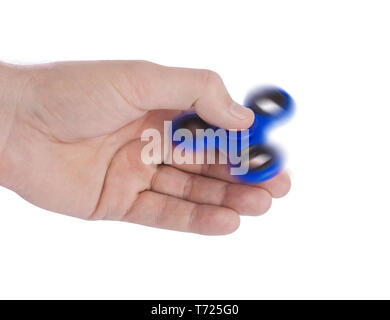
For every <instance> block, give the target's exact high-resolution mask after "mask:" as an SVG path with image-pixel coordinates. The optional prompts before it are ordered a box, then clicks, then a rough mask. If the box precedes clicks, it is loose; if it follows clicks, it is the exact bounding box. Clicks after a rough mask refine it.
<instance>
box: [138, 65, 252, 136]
mask: <svg viewBox="0 0 390 320" xmlns="http://www.w3.org/2000/svg"><path fill="white" fill-rule="evenodd" d="M134 72H135V73H136V75H135V79H136V83H135V86H137V87H138V88H142V89H140V90H137V92H138V93H139V94H138V96H139V97H138V98H139V104H140V105H139V106H138V107H139V108H140V109H144V110H155V109H175V110H189V109H191V108H194V109H195V111H196V112H197V113H198V115H199V116H200V117H201V118H202V119H203V120H204V121H206V122H208V123H210V124H212V125H215V126H218V127H221V128H224V129H247V128H248V127H250V126H251V124H252V123H253V121H254V114H253V111H252V110H250V109H248V108H245V107H243V106H242V105H240V104H238V103H236V102H235V101H233V99H232V98H231V97H230V95H229V93H228V91H227V90H226V87H225V85H224V83H223V81H222V79H221V77H220V76H219V75H218V74H217V73H215V72H213V71H210V70H202V69H187V68H172V67H164V66H161V65H157V64H154V63H150V62H144V61H139V62H137V65H136V66H134V65H133V68H132V73H133V75H134Z"/></svg>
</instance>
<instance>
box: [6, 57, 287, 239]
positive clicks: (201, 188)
mask: <svg viewBox="0 0 390 320" xmlns="http://www.w3.org/2000/svg"><path fill="white" fill-rule="evenodd" d="M0 67H1V68H0V84H1V85H2V86H3V88H2V89H0V90H1V91H0V124H2V123H1V122H3V125H2V126H1V128H2V129H0V130H1V131H2V132H3V133H4V134H3V133H2V134H1V135H2V136H3V139H2V140H1V139H0V183H1V184H2V185H3V186H5V187H7V188H9V189H11V190H14V191H15V192H17V193H18V194H19V195H21V196H22V197H23V198H25V199H26V200H27V201H29V202H31V203H33V204H35V205H37V206H39V207H42V208H45V209H47V210H51V211H55V212H59V213H63V214H66V215H70V216H74V217H79V218H83V219H92V220H94V219H107V220H121V221H127V222H134V223H139V224H144V225H148V226H153V227H160V228H167V229H172V230H180V231H188V232H196V233H201V234H226V233H230V232H233V231H234V230H235V229H236V228H237V227H238V226H239V221H240V219H239V214H246V215H258V214H261V213H264V212H265V211H266V210H267V209H268V208H269V207H270V205H271V198H272V197H280V196H283V195H285V194H286V193H287V192H288V190H289V187H290V180H289V177H288V175H287V174H286V173H282V174H280V175H278V176H277V177H275V178H273V179H272V180H269V181H267V182H265V183H261V184H259V185H256V186H247V185H241V184H237V183H234V180H233V179H232V178H231V177H230V175H229V174H228V172H227V170H226V168H225V167H224V166H223V165H196V164H194V165H175V164H173V165H170V166H168V165H165V164H162V165H158V166H157V165H145V164H144V163H143V162H142V161H141V157H140V152H141V150H142V147H143V145H144V144H143V143H142V142H141V140H140V136H141V133H142V132H143V130H145V129H148V128H157V129H158V130H162V126H163V120H171V119H173V118H174V117H175V116H176V115H177V114H178V113H180V112H182V111H183V110H188V109H190V108H194V109H195V111H196V112H197V113H198V114H199V115H200V116H201V117H202V118H203V119H204V120H205V121H206V122H209V123H211V124H214V125H217V126H219V127H222V128H230V129H245V128H248V127H249V126H250V125H251V123H252V122H253V117H254V115H253V113H252V111H250V110H249V109H247V108H244V107H242V106H240V105H238V104H236V103H234V102H233V100H232V99H231V97H230V95H229V94H228V92H227V91H226V88H225V86H224V84H223V82H222V80H221V78H220V77H219V76H218V75H217V74H216V73H214V72H211V71H207V70H195V69H184V68H169V67H164V66H160V65H156V64H153V63H149V62H144V61H97V62H65V63H54V64H46V65H39V66H33V67H15V66H9V65H0ZM1 79H2V80H3V81H1ZM0 87H1V86H0ZM2 114H3V115H2Z"/></svg>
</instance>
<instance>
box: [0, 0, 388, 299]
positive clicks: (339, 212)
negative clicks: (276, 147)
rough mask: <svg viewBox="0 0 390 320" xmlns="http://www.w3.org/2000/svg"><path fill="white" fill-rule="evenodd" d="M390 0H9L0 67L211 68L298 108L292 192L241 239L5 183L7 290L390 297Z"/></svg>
mask: <svg viewBox="0 0 390 320" xmlns="http://www.w3.org/2000/svg"><path fill="white" fill-rule="evenodd" d="M388 4H389V2H387V1H373V0H370V1H341V0H338V1H329V0H328V1H242V0H241V1H199V0H197V1H179V0H178V1H168V0H166V1H113V0H111V1H96V0H95V1H70V0H67V1H37V0H36V1H17V0H16V1H15V0H12V1H1V2H0V60H3V61H8V62H14V63H30V62H32V63H39V62H46V61H55V60H92V59H145V60H151V61H154V62H157V63H160V64H166V65H173V66H185V67H199V68H208V69H212V70H215V71H217V72H218V73H220V74H221V76H222V77H223V79H224V81H225V83H226V86H227V87H228V89H229V90H230V92H231V94H232V96H233V97H234V98H235V99H236V100H238V101H241V100H242V98H243V97H244V96H245V93H246V92H247V90H248V89H250V88H252V87H253V86H254V85H257V84H261V83H273V84H277V85H279V86H281V87H283V88H285V89H286V90H287V91H289V92H290V93H291V94H292V95H293V96H294V98H295V99H296V102H297V113H296V116H295V117H294V119H293V121H291V122H290V123H288V124H287V125H285V126H284V127H281V128H280V129H278V131H277V132H276V133H275V134H274V135H273V139H274V140H275V141H276V142H277V143H279V144H280V145H282V147H284V149H285V150H287V154H288V168H289V170H290V172H291V173H292V176H293V186H292V190H291V192H290V194H289V195H288V196H287V197H285V198H283V199H280V200H275V201H274V204H273V207H272V208H271V210H270V211H269V212H268V213H267V214H266V215H264V216H261V217H243V218H242V220H241V221H242V222H241V227H240V229H239V230H238V231H237V232H235V233H234V234H232V235H230V236H223V237H205V236H199V235H194V234H184V233H179V232H172V231H164V230H158V229H152V228H147V227H143V226H138V225H132V224H125V223H119V222H86V221H82V220H78V219H74V218H69V217H65V216H62V215H58V214H54V213H50V212H46V211H44V210H41V209H39V208H36V207H34V206H32V205H30V204H29V203H26V202H25V201H24V200H22V199H21V198H19V197H18V196H17V195H16V194H14V193H13V192H11V191H8V190H6V189H0V210H1V211H0V212H1V213H0V298H165V299H169V298H183V299H186V298H194V299H197V298H204V299H206V298H231V299H235V298H298V299H300V298H390V273H389V270H390V258H389V243H390V232H389V227H390V210H389V209H390V205H389V201H388V199H389V195H390V188H389V181H390V180H389V179H390V171H389V165H388V164H389V161H390V152H389V143H388V139H389V137H390V134H389V133H390V128H389V123H390V121H389V116H390V103H389V101H390V99H389V92H390V91H389V86H390V62H389V59H390V45H389V43H390V41H389V38H390V36H389V32H390V19H389V12H390V8H389V5H388Z"/></svg>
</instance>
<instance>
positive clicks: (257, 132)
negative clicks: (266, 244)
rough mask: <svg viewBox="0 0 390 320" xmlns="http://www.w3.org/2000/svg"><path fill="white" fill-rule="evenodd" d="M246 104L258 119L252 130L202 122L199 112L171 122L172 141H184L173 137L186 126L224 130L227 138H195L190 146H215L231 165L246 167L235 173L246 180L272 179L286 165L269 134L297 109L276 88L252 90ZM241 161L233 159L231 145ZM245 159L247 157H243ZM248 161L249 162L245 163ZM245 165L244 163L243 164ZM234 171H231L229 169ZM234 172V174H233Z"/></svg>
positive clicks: (286, 94) (177, 142) (256, 181)
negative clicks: (238, 129)
mask: <svg viewBox="0 0 390 320" xmlns="http://www.w3.org/2000/svg"><path fill="white" fill-rule="evenodd" d="M244 106H245V107H247V108H250V109H251V110H252V111H253V112H254V114H255V120H254V122H253V124H252V126H251V127H250V128H249V130H246V131H231V130H224V129H220V128H218V127H215V126H212V125H210V124H208V123H206V122H205V121H203V120H202V119H201V118H200V117H199V116H198V115H197V114H196V113H187V114H184V115H180V116H179V117H177V118H176V119H174V120H173V123H172V141H173V144H174V145H178V144H180V143H185V141H184V139H181V140H180V139H174V136H175V132H176V130H178V129H181V128H185V129H188V130H190V131H192V132H194V131H196V129H211V130H213V131H214V132H216V131H217V130H218V129H219V130H224V132H225V137H226V140H227V141H222V140H221V138H217V139H215V140H214V141H210V140H209V139H206V138H205V137H204V136H202V137H201V138H199V137H198V135H196V137H195V138H194V139H193V140H191V145H187V147H190V148H191V149H192V150H193V151H197V150H199V149H201V148H203V149H204V150H207V149H208V148H215V149H217V150H218V151H219V152H224V153H225V154H227V155H228V157H227V159H228V166H229V167H230V168H235V167H236V168H238V167H245V168H247V170H246V171H245V173H243V174H237V175H233V176H234V177H235V178H236V179H237V180H239V181H241V182H244V183H259V182H263V181H266V180H268V179H271V178H272V177H274V176H275V175H277V174H278V173H279V172H280V171H281V170H282V168H283V157H282V154H281V152H280V151H279V150H277V149H276V148H275V147H273V146H270V145H268V144H267V133H268V131H269V130H270V129H271V128H272V127H273V126H274V125H275V124H277V123H281V122H282V121H283V120H286V119H288V118H290V116H291V115H292V112H293V109H294V101H293V99H292V98H291V97H290V95H289V94H288V93H287V92H286V91H284V90H282V89H280V88H277V87H261V88H258V89H256V90H253V91H252V92H250V93H249V94H248V95H247V97H246V98H245V101H244ZM232 146H233V147H234V149H235V150H234V151H235V152H236V153H237V158H238V159H241V160H240V162H237V161H232V160H233V159H232V157H231V154H233V153H232V152H230V151H232V148H233V147H232ZM243 159H246V160H243ZM242 161H247V162H248V163H242ZM243 164H244V166H243ZM230 172H232V170H230ZM231 174H232V173H231Z"/></svg>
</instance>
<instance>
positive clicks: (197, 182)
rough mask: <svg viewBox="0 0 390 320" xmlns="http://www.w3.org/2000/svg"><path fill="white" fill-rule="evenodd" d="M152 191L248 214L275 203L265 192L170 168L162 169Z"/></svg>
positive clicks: (253, 213) (157, 174)
mask: <svg viewBox="0 0 390 320" xmlns="http://www.w3.org/2000/svg"><path fill="white" fill-rule="evenodd" d="M151 188H152V190H153V191H156V192H159V193H164V194H168V195H171V196H174V197H177V198H182V199H184V200H188V201H191V202H196V203H201V204H210V205H216V206H223V207H227V208H231V209H233V210H234V211H237V212H238V213H240V214H244V215H259V214H263V213H265V212H266V211H267V210H268V209H269V208H270V206H271V202H272V198H271V195H270V194H269V192H267V191H266V190H264V189H261V188H257V187H252V186H247V185H240V184H232V183H228V182H225V181H221V180H217V179H212V178H207V177H202V176H200V175H197V174H189V173H187V172H183V171H180V170H178V169H176V168H173V167H170V166H160V167H159V168H158V170H157V172H156V173H155V175H154V178H153V181H152V185H151Z"/></svg>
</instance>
